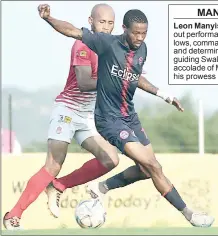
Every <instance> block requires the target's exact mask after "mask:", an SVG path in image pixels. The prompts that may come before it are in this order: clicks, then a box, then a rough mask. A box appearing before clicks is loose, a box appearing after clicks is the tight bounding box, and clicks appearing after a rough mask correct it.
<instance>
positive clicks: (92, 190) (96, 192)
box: [87, 182, 105, 203]
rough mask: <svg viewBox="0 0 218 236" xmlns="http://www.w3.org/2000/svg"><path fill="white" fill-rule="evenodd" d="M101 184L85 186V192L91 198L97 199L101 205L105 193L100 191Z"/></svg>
mask: <svg viewBox="0 0 218 236" xmlns="http://www.w3.org/2000/svg"><path fill="white" fill-rule="evenodd" d="M100 185H101V183H98V182H92V183H90V184H89V185H88V186H87V192H88V193H89V194H90V195H91V197H92V198H98V199H99V200H100V201H101V202H102V203H103V201H104V197H105V193H103V191H101V187H104V186H100Z"/></svg>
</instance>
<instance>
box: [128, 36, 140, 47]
mask: <svg viewBox="0 0 218 236" xmlns="http://www.w3.org/2000/svg"><path fill="white" fill-rule="evenodd" d="M126 42H127V43H128V45H129V48H130V49H131V50H133V51H135V50H137V49H138V48H139V47H137V46H134V45H133V43H132V40H131V38H130V36H129V35H128V34H126Z"/></svg>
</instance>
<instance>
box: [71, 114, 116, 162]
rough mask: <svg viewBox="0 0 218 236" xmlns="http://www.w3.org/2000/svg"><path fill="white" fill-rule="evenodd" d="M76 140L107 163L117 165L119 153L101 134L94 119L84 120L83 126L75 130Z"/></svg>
mask: <svg viewBox="0 0 218 236" xmlns="http://www.w3.org/2000/svg"><path fill="white" fill-rule="evenodd" d="M74 138H75V140H76V141H77V142H78V144H79V145H81V146H82V147H83V148H84V149H86V150H87V151H89V152H91V153H92V154H93V155H94V156H95V157H96V158H97V159H98V160H100V161H101V162H102V163H105V164H106V165H111V164H113V166H114V165H117V164H118V161H119V160H118V155H117V151H116V148H115V147H113V146H112V145H111V144H110V143H108V142H107V141H106V140H105V139H104V138H102V137H101V136H100V134H99V133H98V132H97V130H96V127H95V122H94V119H92V118H87V119H84V120H83V126H82V124H81V128H80V129H78V130H77V131H76V132H75V135H74Z"/></svg>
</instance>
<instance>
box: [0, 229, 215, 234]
mask: <svg viewBox="0 0 218 236" xmlns="http://www.w3.org/2000/svg"><path fill="white" fill-rule="evenodd" d="M2 235H218V228H216V227H212V228H194V227H193V228H192V227H190V228H169V227H168V228H126V229H122V228H102V229H55V230H54V229H53V230H22V231H14V232H12V231H6V230H3V231H2Z"/></svg>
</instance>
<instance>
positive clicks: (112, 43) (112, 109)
mask: <svg viewBox="0 0 218 236" xmlns="http://www.w3.org/2000/svg"><path fill="white" fill-rule="evenodd" d="M82 42H83V43H84V44H86V45H87V46H88V47H89V48H90V49H91V50H93V51H94V52H95V53H96V54H97V55H98V73H97V75H98V80H97V99H96V105H95V114H96V115H99V116H103V117H106V116H108V115H110V116H116V117H126V116H130V115H132V114H134V113H135V109H134V104H133V101H132V100H133V96H134V93H135V90H136V88H137V86H138V79H139V77H140V75H141V73H142V68H143V65H144V62H145V60H146V56H147V47H146V44H145V43H144V42H143V43H142V44H141V46H140V47H139V48H138V49H137V50H135V51H132V50H130V49H129V47H127V46H126V45H125V44H124V40H123V35H111V34H105V33H92V32H91V31H89V30H88V29H86V28H83V36H82Z"/></svg>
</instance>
